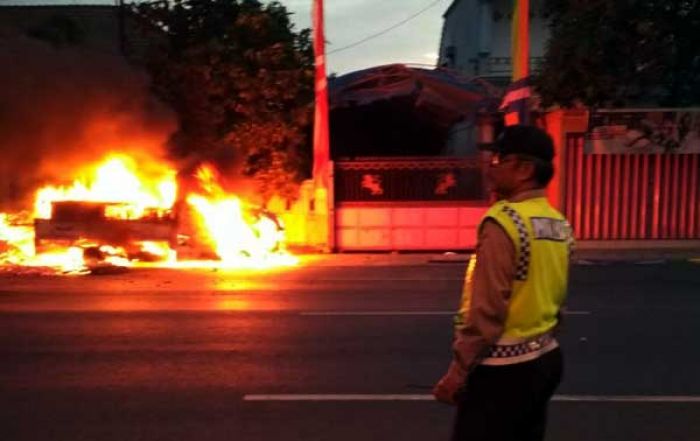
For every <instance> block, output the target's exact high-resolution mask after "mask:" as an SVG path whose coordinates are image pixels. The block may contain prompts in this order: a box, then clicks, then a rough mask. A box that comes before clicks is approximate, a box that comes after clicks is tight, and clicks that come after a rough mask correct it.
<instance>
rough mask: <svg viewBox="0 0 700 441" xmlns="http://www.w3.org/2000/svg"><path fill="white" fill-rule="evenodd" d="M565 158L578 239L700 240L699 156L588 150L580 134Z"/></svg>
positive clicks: (569, 209) (568, 205)
mask: <svg viewBox="0 0 700 441" xmlns="http://www.w3.org/2000/svg"><path fill="white" fill-rule="evenodd" d="M564 161H565V164H564V207H563V208H564V212H565V214H566V216H567V217H568V218H569V220H570V221H571V223H572V226H573V227H574V230H575V232H576V237H577V238H578V239H583V240H619V239H634V240H645V239H665V240H668V239H700V222H699V221H698V216H700V190H699V187H700V154H587V153H585V152H584V135H583V134H576V135H569V136H568V137H567V145H566V154H565V159H564Z"/></svg>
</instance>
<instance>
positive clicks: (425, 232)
mask: <svg viewBox="0 0 700 441" xmlns="http://www.w3.org/2000/svg"><path fill="white" fill-rule="evenodd" d="M486 210H487V207H485V206H471V205H469V206H465V205H461V206H460V205H456V204H455V205H451V206H445V205H438V206H436V205H431V204H426V205H417V206H410V207H406V206H402V205H397V204H390V203H388V204H386V205H373V206H362V205H354V204H353V205H345V204H340V205H339V206H337V207H336V247H337V248H338V250H339V251H420V250H434V251H443V250H444V251H449V250H463V249H473V248H474V247H475V246H476V234H477V227H478V224H479V222H480V220H481V217H482V216H483V215H484V213H485V212H486Z"/></svg>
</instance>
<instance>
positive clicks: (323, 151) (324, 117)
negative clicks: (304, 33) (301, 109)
mask: <svg viewBox="0 0 700 441" xmlns="http://www.w3.org/2000/svg"><path fill="white" fill-rule="evenodd" d="M325 43H326V41H325V35H324V30H323V0H314V4H313V44H314V56H315V65H316V105H315V113H314V168H313V178H314V181H315V182H316V185H317V186H322V187H324V188H328V182H327V181H328V174H329V170H328V165H329V161H330V136H329V133H328V132H329V127H328V78H327V76H326V48H325V46H326V44H325Z"/></svg>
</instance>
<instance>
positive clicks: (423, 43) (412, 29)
mask: <svg viewBox="0 0 700 441" xmlns="http://www.w3.org/2000/svg"><path fill="white" fill-rule="evenodd" d="M451 2H452V0H382V1H377V0H326V1H325V3H324V5H325V9H326V14H325V15H326V40H327V41H328V46H327V48H326V49H327V52H328V71H329V73H332V72H335V73H338V74H343V73H347V72H351V71H354V70H358V69H362V68H365V67H371V66H377V65H381V64H387V63H413V64H428V65H434V64H435V61H436V58H437V52H438V49H439V45H440V32H441V29H442V14H443V13H444V12H445V11H446V10H447V8H448V7H449V5H450V3H451ZM114 3H115V2H114V1H110V0H73V1H65V0H63V1H60V0H0V5H8V4H114ZM281 3H282V4H284V5H285V6H287V8H288V9H289V10H290V12H292V13H293V14H294V15H293V16H292V19H293V21H294V22H295V23H296V26H297V28H298V29H301V28H305V27H310V26H311V3H312V0H281ZM426 8H428V9H426ZM423 9H425V11H424V12H422V13H421V14H420V15H417V16H416V17H415V18H413V19H411V20H410V21H407V22H406V23H404V24H402V25H401V26H398V27H397V28H395V29H393V30H391V31H389V32H387V33H385V34H383V35H381V36H378V37H376V38H372V39H371V40H369V41H367V42H365V43H363V44H360V45H358V46H355V47H352V48H349V49H346V50H340V51H338V52H336V53H333V51H334V50H337V49H340V48H343V47H345V46H347V45H352V44H354V43H356V42H358V41H360V40H363V39H365V38H367V37H369V36H371V35H374V34H377V33H380V32H382V31H385V30H387V29H388V28H391V27H393V26H394V25H396V24H398V23H400V22H402V21H404V20H406V19H408V18H409V17H411V16H413V15H415V14H417V13H418V12H419V11H421V10H423Z"/></svg>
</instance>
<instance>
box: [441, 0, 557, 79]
mask: <svg viewBox="0 0 700 441" xmlns="http://www.w3.org/2000/svg"><path fill="white" fill-rule="evenodd" d="M544 3H545V0H530V66H531V68H532V69H537V68H538V65H539V63H540V62H541V60H542V57H543V56H544V51H545V45H546V42H547V38H548V36H549V30H548V28H547V17H546V13H545V8H544ZM513 5H514V1H513V0H454V1H453V2H452V4H451V5H450V7H449V8H448V9H447V11H446V12H445V14H444V15H443V18H444V23H443V28H442V38H441V41H440V55H439V59H438V65H439V66H441V67H445V68H448V69H454V70H457V71H459V72H462V73H464V74H466V75H470V76H480V77H484V78H487V79H489V80H491V81H492V82H494V83H496V84H503V83H507V82H508V80H509V78H510V76H511V72H512V63H511V20H512V17H513Z"/></svg>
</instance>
